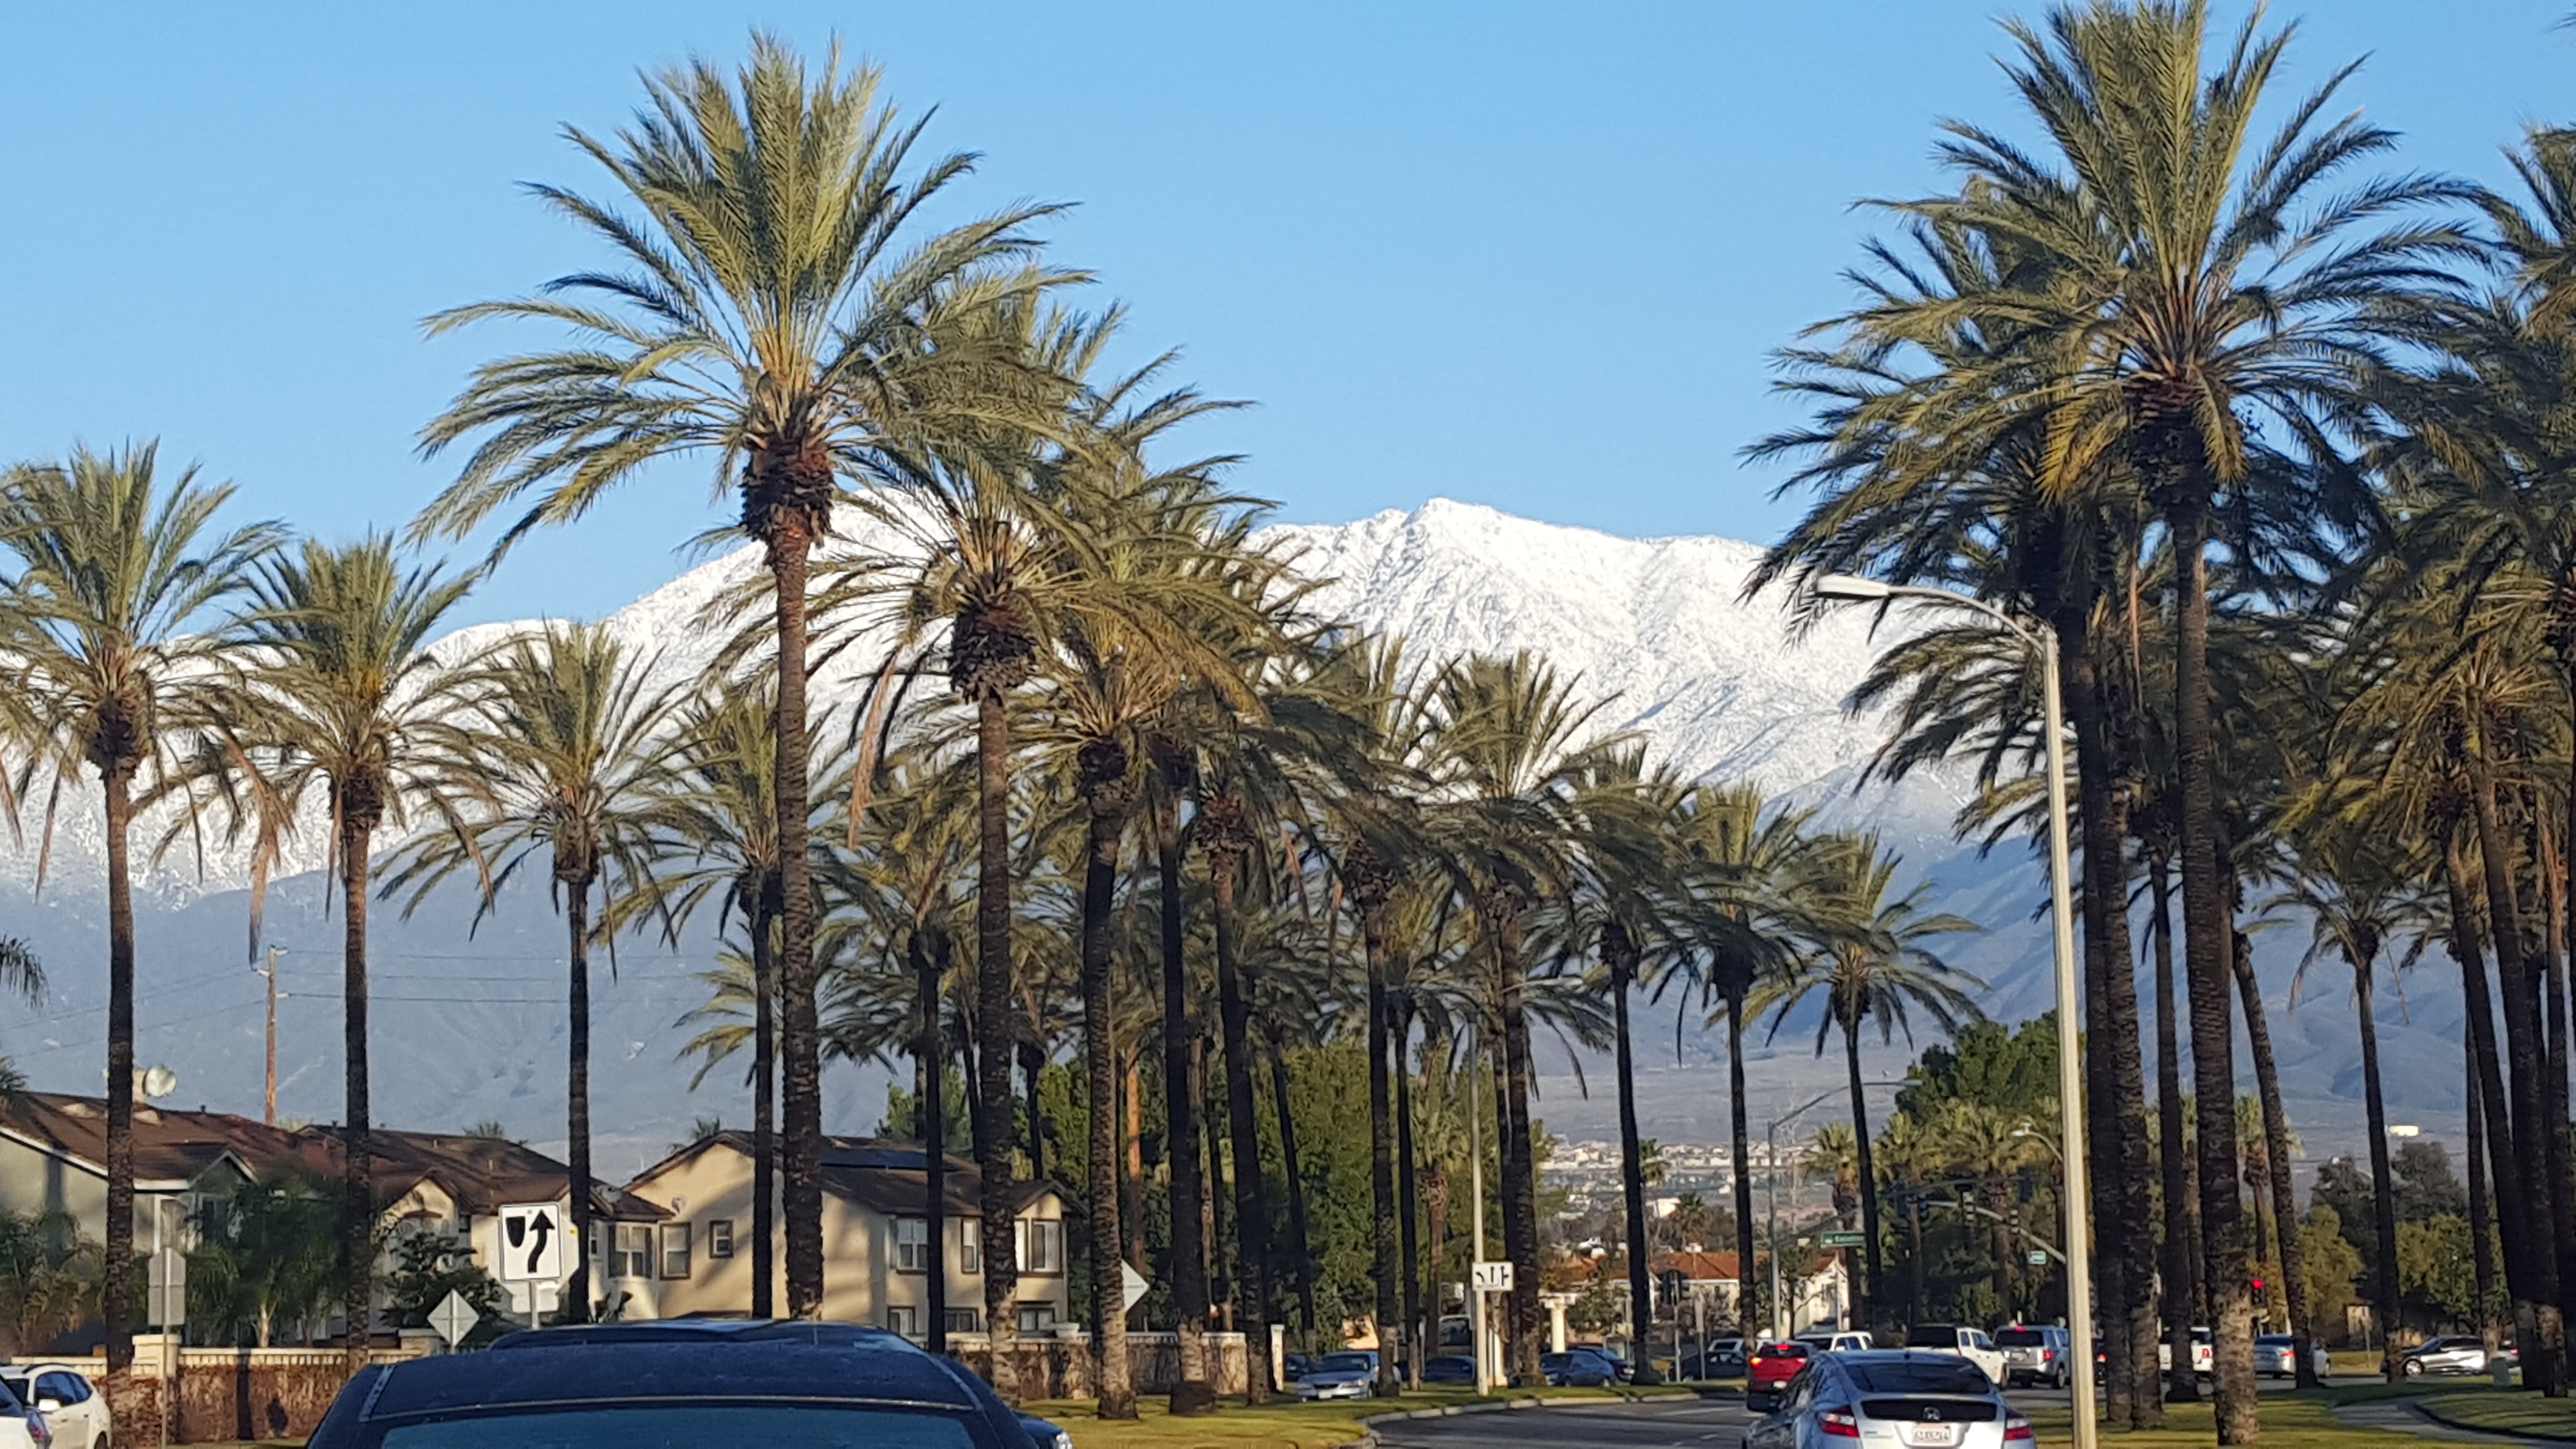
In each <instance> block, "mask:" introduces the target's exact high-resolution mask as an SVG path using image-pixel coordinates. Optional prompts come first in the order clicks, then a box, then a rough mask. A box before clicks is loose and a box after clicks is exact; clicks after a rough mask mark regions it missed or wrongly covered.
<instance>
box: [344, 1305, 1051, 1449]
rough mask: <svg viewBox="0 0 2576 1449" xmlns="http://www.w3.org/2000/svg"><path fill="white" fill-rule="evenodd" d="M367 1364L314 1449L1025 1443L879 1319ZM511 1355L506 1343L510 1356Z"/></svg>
mask: <svg viewBox="0 0 2576 1449" xmlns="http://www.w3.org/2000/svg"><path fill="white" fill-rule="evenodd" d="M493 1347H494V1350H495V1351H494V1352H491V1353H479V1354H453V1355H445V1354H443V1355H439V1356H436V1357H432V1358H421V1359H412V1360H409V1361H407V1362H403V1363H398V1364H374V1365H370V1366H368V1367H366V1368H363V1369H360V1370H359V1371H358V1372H357V1373H356V1374H355V1375H354V1376H352V1377H351V1378H350V1380H349V1382H348V1384H347V1385H346V1386H344V1387H343V1388H342V1389H341V1390H340V1395H339V1397H338V1398H336V1399H334V1400H333V1401H332V1403H331V1409H330V1412H328V1413H326V1414H324V1415H323V1416H322V1422H321V1424H320V1426H319V1427H317V1428H316V1429H315V1430H314V1431H313V1437H312V1439H311V1440H310V1441H308V1442H309V1444H310V1445H312V1446H314V1449H384V1446H385V1445H386V1444H387V1443H388V1442H389V1441H390V1442H393V1443H395V1444H398V1445H400V1446H401V1449H436V1446H453V1449H465V1446H473V1449H510V1446H528V1445H575V1444H586V1445H596V1444H613V1443H623V1442H631V1443H645V1442H662V1441H664V1440H666V1439H670V1438H673V1436H676V1439H677V1441H680V1442H710V1443H711V1442H717V1441H723V1440H730V1439H734V1438H736V1437H740V1436H748V1437H750V1438H752V1439H754V1440H755V1441H758V1442H764V1443H798V1442H809V1441H825V1442H859V1443H872V1444H907V1443H918V1442H935V1443H942V1444H948V1445H952V1446H955V1449H967V1446H972V1449H1029V1445H1030V1443H1031V1438H1032V1435H1033V1434H1034V1432H1035V1430H1034V1429H1033V1428H1032V1427H1031V1426H1029V1425H1025V1424H1023V1423H1022V1422H1021V1420H1020V1418H1019V1416H1018V1415H1016V1414H1014V1413H1013V1412H1012V1411H1011V1410H1010V1409H1009V1408H1008V1407H1007V1406H1005V1405H1004V1404H1003V1403H1002V1401H1001V1400H1000V1399H999V1398H998V1397H996V1396H995V1395H994V1393H993V1391H992V1389H991V1388H990V1387H989V1386H987V1385H986V1384H985V1383H984V1381H983V1380H981V1379H979V1378H977V1377H975V1375H974V1374H973V1373H971V1372H969V1371H968V1370H967V1369H966V1367H965V1365H963V1364H960V1363H957V1362H956V1361H954V1360H952V1359H946V1358H939V1357H935V1356H933V1355H931V1354H928V1353H925V1352H923V1351H922V1350H921V1349H919V1348H917V1347H915V1346H914V1345H912V1344H911V1343H908V1342H906V1341H905V1340H904V1339H902V1338H901V1337H899V1336H897V1335H895V1334H892V1333H888V1332H885V1331H884V1330H882V1329H874V1328H859V1327H854V1326H852V1325H849V1324H840V1323H778V1322H772V1321H768V1320H763V1319H736V1320H723V1319H681V1320H669V1321H663V1322H656V1323H631V1324H594V1325H585V1326H582V1327H579V1328H566V1329H542V1330H526V1331H522V1332H518V1333H512V1334H508V1335H505V1336H504V1337H503V1338H502V1339H501V1340H500V1341H499V1342H498V1343H496V1344H495V1345H494V1346H493ZM503 1350H507V1351H503Z"/></svg>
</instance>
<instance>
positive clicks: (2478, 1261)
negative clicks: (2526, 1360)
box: [2391, 1051, 2496, 1350]
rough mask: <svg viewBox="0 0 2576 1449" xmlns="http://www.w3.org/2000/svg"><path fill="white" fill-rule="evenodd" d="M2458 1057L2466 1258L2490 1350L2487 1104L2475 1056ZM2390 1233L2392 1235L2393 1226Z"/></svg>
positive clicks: (2492, 1288)
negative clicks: (2462, 1077) (2463, 1105)
mask: <svg viewBox="0 0 2576 1449" xmlns="http://www.w3.org/2000/svg"><path fill="white" fill-rule="evenodd" d="M2460 1059H2461V1061H2462V1062H2464V1063H2466V1064H2467V1067H2468V1078H2469V1081H2468V1090H2467V1093H2466V1097H2467V1100H2468V1106H2469V1110H2468V1119H2469V1150H2468V1160H2467V1162H2466V1163H2464V1164H2463V1166H2464V1167H2466V1169H2467V1171H2468V1178H2469V1262H2470V1271H2471V1272H2472V1274H2473V1275H2474V1280H2475V1282H2476V1283H2477V1292H2478V1309H2477V1319H2476V1322H2477V1325H2478V1338H2479V1341H2480V1342H2482V1343H2484V1344H2485V1345H2486V1346H2487V1347H2488V1348H2489V1349H2490V1350H2492V1349H2493V1348H2495V1346H2496V1321H2495V1298H2496V1283H2495V1277H2496V1269H2495V1243H2494V1238H2493V1234H2494V1232H2495V1209H2494V1205H2493V1204H2492V1203H2490V1202H2489V1201H2488V1199H2487V1162H2486V1150H2487V1140H2486V1139H2487V1128H2486V1107H2485V1104H2484V1102H2483V1100H2482V1099H2481V1098H2480V1096H2479V1093H2478V1063H2477V1057H2476V1056H2475V1055H2474V1054H2473V1053H2471V1052H2466V1051H2464V1052H2462V1053H2460ZM2391 1236H2394V1229H2393V1228H2392V1229H2391Z"/></svg>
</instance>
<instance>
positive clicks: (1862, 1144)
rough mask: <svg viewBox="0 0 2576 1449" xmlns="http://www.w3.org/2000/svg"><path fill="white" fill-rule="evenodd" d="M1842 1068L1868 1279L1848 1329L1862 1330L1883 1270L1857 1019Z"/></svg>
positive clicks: (1848, 1026)
mask: <svg viewBox="0 0 2576 1449" xmlns="http://www.w3.org/2000/svg"><path fill="white" fill-rule="evenodd" d="M1843 1065H1844V1067H1845V1068H1846V1069H1848V1071H1849V1073H1850V1078H1851V1112H1852V1139H1853V1146H1854V1147H1855V1148H1856V1149H1857V1150H1858V1152H1859V1157H1860V1162H1859V1167H1860V1235H1861V1260H1862V1261H1863V1262H1864V1263H1866V1264H1867V1265H1868V1268H1869V1272H1868V1276H1866V1277H1864V1278H1863V1279H1862V1280H1861V1285H1860V1289H1859V1291H1858V1292H1856V1293H1854V1294H1853V1295H1852V1300H1853V1303H1854V1305H1855V1306H1856V1308H1857V1309H1858V1312H1857V1313H1856V1314H1855V1315H1854V1321H1853V1323H1852V1325H1851V1326H1852V1327H1854V1328H1865V1327H1867V1326H1869V1325H1870V1324H1872V1323H1875V1322H1876V1321H1877V1317H1876V1315H1875V1314H1873V1313H1872V1312H1871V1307H1872V1304H1873V1302H1874V1301H1875V1299H1876V1298H1877V1295H1878V1285H1879V1281H1880V1278H1881V1277H1882V1275H1883V1273H1884V1271H1885V1268H1884V1265H1883V1264H1882V1263H1881V1262H1880V1259H1879V1246H1878V1173H1877V1170H1876V1166H1877V1165H1876V1164H1875V1163H1873V1162H1872V1161H1871V1160H1870V1146H1869V1094H1868V1093H1867V1092H1865V1091H1863V1090H1862V1088H1861V1084H1860V1080H1861V1079H1860V1022H1859V1021H1858V1020H1857V1019H1855V1020H1850V1021H1845V1022H1844V1023H1843Z"/></svg>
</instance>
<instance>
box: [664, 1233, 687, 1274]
mask: <svg viewBox="0 0 2576 1449" xmlns="http://www.w3.org/2000/svg"><path fill="white" fill-rule="evenodd" d="M662 1276H663V1277H664V1278H667V1279H670V1280H671V1281H673V1282H678V1281H679V1280H681V1279H683V1278H686V1277H688V1276H689V1225H688V1224H687V1223H664V1224H662Z"/></svg>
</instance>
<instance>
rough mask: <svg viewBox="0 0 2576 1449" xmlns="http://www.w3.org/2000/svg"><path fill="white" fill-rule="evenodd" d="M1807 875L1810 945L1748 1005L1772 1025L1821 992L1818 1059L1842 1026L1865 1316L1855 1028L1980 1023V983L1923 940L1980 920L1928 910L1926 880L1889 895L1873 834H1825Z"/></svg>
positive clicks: (1871, 1200) (1873, 1262)
mask: <svg viewBox="0 0 2576 1449" xmlns="http://www.w3.org/2000/svg"><path fill="white" fill-rule="evenodd" d="M1815 863H1816V871H1815V875H1814V876H1813V877H1812V878H1811V881H1810V883H1809V889H1810V891H1811V892H1812V898H1813V906H1812V909H1813V911H1814V913H1815V918H1814V923H1813V935H1812V938H1811V940H1810V942H1809V946H1808V949H1807V950H1805V951H1803V952H1801V953H1799V954H1798V955H1797V956H1796V957H1794V958H1792V960H1791V962H1790V964H1789V966H1788V968H1787V969H1786V970H1784V971H1782V972H1781V973H1780V974H1778V975H1777V976H1774V977H1773V978H1771V979H1770V980H1769V981H1766V982H1764V983H1763V984H1762V985H1760V986H1758V987H1756V988H1755V996H1756V998H1757V1000H1756V1001H1755V1002H1754V1003H1752V1005H1753V1008H1754V1010H1755V1011H1756V1012H1757V1013H1759V1012H1761V1011H1764V1010H1768V1011H1770V1012H1772V1013H1773V1015H1772V1021H1771V1031H1772V1034H1773V1035H1775V1036H1776V1035H1778V1034H1779V1030H1780V1027H1781V1025H1782V1024H1783V1023H1785V1022H1786V1021H1787V1020H1788V1017H1789V1014H1790V1013H1791V1012H1792V1011H1795V1010H1796V1009H1797V1008H1798V1007H1799V1006H1800V1005H1801V1004H1802V1003H1804V1002H1805V1001H1806V1000H1807V999H1808V998H1809V997H1810V996H1812V995H1822V996H1823V997H1824V998H1825V1003H1824V1006H1825V1009H1824V1012H1823V1015H1822V1017H1821V1018H1820V1019H1819V1020H1818V1022H1817V1025H1816V1055H1818V1056H1823V1055H1824V1054H1825V1044H1826V1042H1827V1040H1828V1039H1829V1038H1830V1037H1831V1036H1832V1035H1833V1033H1834V1032H1835V1031H1836V1030H1837V1029H1839V1030H1840V1032H1841V1034H1842V1039H1843V1065H1844V1068H1845V1070H1846V1072H1847V1074H1848V1076H1849V1082H1850V1088H1851V1113H1852V1137H1853V1139H1854V1144H1855V1147H1856V1149H1857V1152H1858V1156H1859V1173H1858V1178H1859V1184H1860V1207H1861V1234H1862V1239H1863V1247H1862V1253H1863V1261H1864V1262H1865V1263H1866V1264H1867V1274H1866V1276H1865V1277H1864V1278H1863V1279H1862V1281H1861V1285H1860V1288H1859V1290H1858V1291H1857V1293H1856V1294H1855V1297H1857V1298H1858V1300H1859V1306H1860V1311H1861V1317H1862V1321H1863V1322H1868V1321H1870V1320H1869V1313H1870V1311H1871V1309H1872V1307H1873V1305H1874V1302H1875V1295H1876V1294H1877V1293H1878V1291H1879V1288H1880V1279H1881V1277H1882V1272H1881V1264H1880V1244H1879V1200H1878V1199H1879V1194H1878V1173H1877V1165H1876V1164H1875V1163H1874V1162H1872V1161H1871V1160H1870V1131H1869V1099H1868V1095H1867V1093H1866V1091H1865V1090H1864V1088H1863V1086H1862V1078H1861V1069H1860V1029H1861V1025H1862V1023H1863V1022H1865V1021H1869V1020H1872V1019H1875V1020H1876V1021H1877V1023H1878V1036H1879V1040H1880V1042H1882V1043H1887V1042H1892V1041H1894V1040H1895V1039H1896V1034H1897V1033H1898V1032H1899V1031H1902V1032H1904V1033H1905V1039H1906V1040H1907V1041H1908V1042H1911V1041H1913V1039H1914V1025H1913V1013H1914V1011H1915V1010H1916V1009H1917V1008H1919V1009H1921V1010H1922V1012H1923V1013H1924V1014H1925V1015H1926V1016H1929V1017H1931V1018H1932V1020H1933V1021H1934V1022H1935V1023H1936V1024H1938V1025H1939V1026H1940V1027H1941V1029H1942V1030H1943V1031H1945V1032H1955V1031H1957V1030H1958V1029H1959V1028H1960V1027H1961V1026H1962V1025H1964V1024H1966V1023H1967V1022H1970V1021H1973V1020H1975V1019H1977V1017H1978V1016H1979V1015H1980V1013H1979V1012H1978V1010H1977V1005H1976V1000H1975V998H1974V997H1972V996H1970V995H1969V993H1968V988H1970V987H1982V986H1983V985H1984V983H1983V982H1981V981H1979V980H1977V978H1975V977H1974V976H1970V975H1968V974H1967V973H1966V972H1964V971H1961V970H1959V969H1958V968H1956V967H1954V966H1952V965H1951V964H1950V963H1949V962H1947V961H1945V960H1943V959H1942V958H1941V956H1940V955H1939V954H1938V953H1937V952H1935V951H1934V950H1933V949H1932V948H1931V947H1929V946H1927V945H1925V944H1924V943H1925V942H1927V941H1930V940H1932V939H1933V938H1935V937H1938V936H1946V935H1954V934H1958V933H1962V932H1968V931H1974V930H1976V929H1977V926H1976V923H1974V922H1972V921H1969V920H1966V919H1963V918H1961V917H1958V916H1953V915H1948V914H1945V913H1937V912H1932V911H1927V910H1925V909H1924V905H1923V900H1924V897H1925V896H1926V895H1928V894H1929V893H1930V891H1931V883H1930V882H1928V881H1926V882H1921V883H1918V884H1917V885H1916V886H1915V887H1914V888H1913V889H1912V890H1910V891H1907V892H1906V893H1905V894H1903V895H1894V894H1892V892H1893V891H1894V889H1895V885H1896V871H1897V867H1898V866H1899V864H1900V863H1901V858H1900V857H1899V856H1897V855H1896V854H1894V853H1893V852H1887V851H1882V850H1881V849H1880V848H1879V841H1878V836H1877V835H1876V834H1874V833H1860V834H1848V835H1836V836H1831V837H1828V838H1827V839H1826V840H1825V842H1824V843H1823V844H1822V845H1821V846H1820V847H1819V849H1818V851H1817V855H1816V862H1815Z"/></svg>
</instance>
